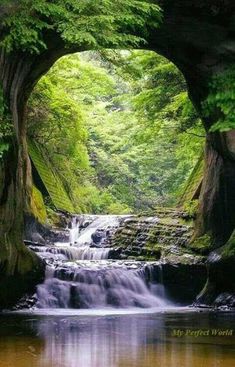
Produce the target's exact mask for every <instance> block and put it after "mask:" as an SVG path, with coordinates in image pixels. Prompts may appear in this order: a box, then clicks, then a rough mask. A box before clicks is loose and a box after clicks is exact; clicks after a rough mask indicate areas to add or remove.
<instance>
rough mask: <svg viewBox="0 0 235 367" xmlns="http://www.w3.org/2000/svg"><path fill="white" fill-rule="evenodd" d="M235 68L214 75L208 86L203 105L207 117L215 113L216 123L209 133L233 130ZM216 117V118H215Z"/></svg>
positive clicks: (234, 124) (234, 122) (234, 120)
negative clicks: (207, 94) (208, 91)
mask: <svg viewBox="0 0 235 367" xmlns="http://www.w3.org/2000/svg"><path fill="white" fill-rule="evenodd" d="M234 89H235V67H231V68H229V69H227V70H225V71H224V72H222V73H220V74H218V75H216V76H215V77H214V78H213V80H212V82H211V84H210V93H209V96H208V98H207V100H206V101H205V102H204V103H203V107H204V111H205V114H206V115H207V116H210V115H212V116H213V115H214V114H215V111H217V115H219V118H218V121H217V122H216V123H215V124H214V125H212V127H211V129H210V131H211V132H215V131H229V130H232V129H235V92H234ZM216 117H217V116H216Z"/></svg>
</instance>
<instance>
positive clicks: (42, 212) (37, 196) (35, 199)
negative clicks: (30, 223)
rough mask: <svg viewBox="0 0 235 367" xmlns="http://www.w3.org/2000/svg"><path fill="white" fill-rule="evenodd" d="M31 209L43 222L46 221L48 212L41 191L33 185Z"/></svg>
mask: <svg viewBox="0 0 235 367" xmlns="http://www.w3.org/2000/svg"><path fill="white" fill-rule="evenodd" d="M31 210H32V213H33V215H34V217H35V218H36V219H37V220H38V221H39V222H40V223H42V224H45V223H46V219H47V213H46V207H45V205H44V201H43V197H42V194H41V192H40V191H39V190H38V189H37V188H36V187H35V186H33V190H32V196H31Z"/></svg>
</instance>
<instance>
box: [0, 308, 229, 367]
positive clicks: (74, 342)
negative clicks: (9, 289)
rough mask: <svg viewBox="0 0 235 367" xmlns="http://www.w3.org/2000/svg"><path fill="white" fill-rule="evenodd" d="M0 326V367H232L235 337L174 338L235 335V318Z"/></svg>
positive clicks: (17, 318)
mask: <svg viewBox="0 0 235 367" xmlns="http://www.w3.org/2000/svg"><path fill="white" fill-rule="evenodd" d="M0 321H1V327H0V367H32V366H33V367H160V366H161V367H178V366H180V367H189V366H190V367H196V366H197V367H198V366H200V367H204V366H205V367H220V366H221V367H222V366H223V367H231V366H233V365H234V358H235V338H234V337H233V336H223V337H214V336H207V337H205V336H204V337H185V336H184V337H173V336H172V332H173V330H174V329H181V330H182V329H183V330H186V329H189V328H190V329H195V328H196V329H200V328H201V329H204V330H206V329H207V328H214V329H218V328H220V329H233V330H235V318H234V315H233V314H226V313H224V314H215V313H203V314H201V313H186V314H185V313H179V314H174V313H163V314H155V315H154V314H152V315H151V314H148V315H143V314H139V315H120V316H118V315H116V316H115V315H112V316H95V315H93V316H89V317H88V316H70V317H61V316H57V317H56V316H54V317H53V316H40V317H39V316H35V315H32V316H23V315H14V316H13V315H5V316H1V317H0ZM234 333H235V331H234Z"/></svg>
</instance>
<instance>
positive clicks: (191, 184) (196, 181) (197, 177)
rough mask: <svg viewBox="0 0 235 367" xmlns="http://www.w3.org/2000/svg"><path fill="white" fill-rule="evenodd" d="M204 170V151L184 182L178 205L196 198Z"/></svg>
mask: <svg viewBox="0 0 235 367" xmlns="http://www.w3.org/2000/svg"><path fill="white" fill-rule="evenodd" d="M203 172H204V153H203V154H202V155H201V156H200V158H199V159H198V162H197V164H196V165H195V167H194V169H193V171H192V173H191V175H190V176H189V179H188V180H187V182H186V184H185V188H184V190H183V194H182V196H181V198H180V200H179V203H178V206H179V207H180V206H184V205H185V204H187V203H189V202H190V201H192V200H195V199H198V198H199V195H200V190H201V185H202V180H203Z"/></svg>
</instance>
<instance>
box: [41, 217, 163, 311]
mask: <svg viewBox="0 0 235 367" xmlns="http://www.w3.org/2000/svg"><path fill="white" fill-rule="evenodd" d="M124 218H125V217H124ZM84 219H86V217H85V216H81V217H77V218H73V220H72V223H71V229H70V236H69V242H65V243H55V246H51V247H46V248H45V247H40V248H36V247H35V250H36V251H38V254H39V255H40V256H41V257H43V258H44V259H47V260H48V261H49V260H50V261H49V265H48V269H47V276H46V279H45V281H44V283H43V284H41V285H39V286H38V290H37V297H38V302H37V307H38V308H43V309H48V308H52V309H53V308H63V309H71V308H72V309H81V308H82V309H85V308H89V309H97V308H98V309H101V308H102V309H103V308H133V307H134V308H156V307H161V308H162V307H165V306H167V305H168V306H169V302H167V301H166V296H165V292H164V284H163V278H162V269H161V266H157V268H156V264H155V265H153V264H151V263H141V262H137V261H120V260H108V258H109V252H110V249H109V248H108V247H102V246H106V245H107V243H106V240H107V232H106V231H107V230H110V229H111V230H112V229H113V228H117V227H118V225H119V223H120V221H121V220H122V219H123V217H121V216H114V215H108V216H104V215H103V216H89V220H91V221H92V222H91V223H90V224H89V225H88V226H87V227H86V228H85V229H83V230H80V226H81V223H82V222H84ZM97 230H98V231H101V232H99V233H101V234H102V236H103V237H102V236H101V237H102V239H101V241H100V243H99V245H98V246H100V247H98V248H96V247H91V246H93V245H94V244H93V241H92V236H93V235H94V234H95V233H96V231H97ZM98 242H99V241H98ZM156 269H157V270H156ZM156 273H157V279H156Z"/></svg>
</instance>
